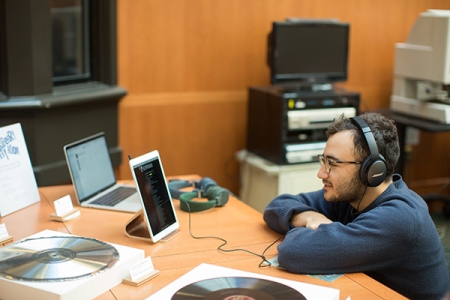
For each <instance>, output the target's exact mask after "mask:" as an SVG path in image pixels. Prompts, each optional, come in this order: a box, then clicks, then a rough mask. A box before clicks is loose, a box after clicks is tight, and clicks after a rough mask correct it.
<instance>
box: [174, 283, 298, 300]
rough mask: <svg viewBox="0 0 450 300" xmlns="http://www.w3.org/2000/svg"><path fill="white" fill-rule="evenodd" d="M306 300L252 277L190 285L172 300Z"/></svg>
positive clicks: (291, 291) (284, 288)
mask: <svg viewBox="0 0 450 300" xmlns="http://www.w3.org/2000/svg"><path fill="white" fill-rule="evenodd" d="M189 299H205V300H213V299H214V300H237V299H239V300H240V299H243V300H288V299H292V300H306V298H305V297H304V296H303V295H302V294H301V293H300V292H298V291H296V290H294V289H293V288H291V287H289V286H287V285H284V284H281V283H278V282H273V281H270V280H265V279H259V278H251V277H219V278H211V279H205V280H201V281H197V282H194V283H192V284H189V285H187V286H185V287H183V288H181V289H180V290H178V292H176V293H175V294H174V295H173V297H172V300H189Z"/></svg>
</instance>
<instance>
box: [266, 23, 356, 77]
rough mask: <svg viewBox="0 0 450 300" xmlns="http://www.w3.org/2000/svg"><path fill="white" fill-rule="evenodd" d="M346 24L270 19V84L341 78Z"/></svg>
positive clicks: (344, 71) (344, 72) (345, 55)
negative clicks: (276, 20)
mask: <svg viewBox="0 0 450 300" xmlns="http://www.w3.org/2000/svg"><path fill="white" fill-rule="evenodd" d="M349 27H350V26H349V24H347V23H340V22H335V21H286V22H274V23H273V28H272V32H271V33H270V34H269V39H268V64H269V67H270V71H271V83H273V84H277V83H297V84H314V83H317V84H328V83H333V82H337V81H345V80H346V79H347V61H348V43H349V29H350V28H349Z"/></svg>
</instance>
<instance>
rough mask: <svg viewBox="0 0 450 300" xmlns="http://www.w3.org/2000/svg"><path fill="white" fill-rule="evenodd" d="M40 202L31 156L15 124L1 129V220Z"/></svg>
mask: <svg viewBox="0 0 450 300" xmlns="http://www.w3.org/2000/svg"><path fill="white" fill-rule="evenodd" d="M38 201H40V197H39V191H38V187H37V183H36V178H35V177H34V173H33V167H32V166H31V161H30V156H29V154H28V150H27V145H26V143H25V138H24V136H23V132H22V126H21V125H20V124H19V123H17V124H13V125H9V126H5V127H0V217H4V216H6V215H7V214H10V213H12V212H15V211H17V210H19V209H22V208H24V207H27V206H29V205H31V204H34V203H36V202H38Z"/></svg>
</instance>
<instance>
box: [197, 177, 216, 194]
mask: <svg viewBox="0 0 450 300" xmlns="http://www.w3.org/2000/svg"><path fill="white" fill-rule="evenodd" d="M212 186H217V183H216V182H215V181H214V180H212V179H211V178H209V177H203V178H202V179H200V181H199V182H198V184H197V188H198V189H199V190H201V191H206V190H207V189H209V188H210V187H212Z"/></svg>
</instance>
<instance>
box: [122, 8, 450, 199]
mask: <svg viewBox="0 0 450 300" xmlns="http://www.w3.org/2000/svg"><path fill="white" fill-rule="evenodd" d="M430 8H434V9H450V1H448V0H428V1H426V0H395V1H392V0H378V1H368V0H340V1H330V0H245V1H243V0H133V1H128V0H118V59H119V61H118V66H119V85H121V86H123V87H125V88H126V89H127V90H128V95H127V96H126V97H125V98H124V99H123V100H122V102H121V104H120V108H119V143H120V145H121V146H122V147H123V150H124V156H125V157H124V163H123V165H122V166H121V167H120V169H119V176H120V178H121V179H126V178H131V173H130V171H129V168H128V164H127V163H126V161H127V159H126V155H131V156H138V155H141V154H143V153H146V152H148V151H150V150H153V149H158V150H159V151H160V152H161V156H162V160H163V164H164V167H165V172H166V175H168V176H173V175H178V174H199V175H202V176H209V177H212V178H213V179H215V180H216V181H217V183H218V184H219V185H220V186H223V187H226V188H229V189H231V190H232V191H233V192H235V193H237V192H238V187H239V164H238V162H237V161H236V160H235V158H234V154H235V152H236V151H238V150H241V149H244V148H245V139H246V121H247V120H246V115H247V111H246V110H247V88H248V86H251V85H267V84H269V68H268V66H267V65H266V50H267V47H266V43H267V34H268V33H269V31H270V30H271V24H272V22H273V21H280V20H284V19H285V18H286V17H302V18H338V19H339V20H341V21H343V22H348V23H350V25H351V29H350V56H349V78H348V81H347V82H345V83H344V86H345V87H347V88H348V89H351V90H355V91H358V92H360V93H361V98H362V103H361V109H362V110H369V109H376V108H382V107H387V106H389V97H390V94H391V88H392V72H393V59H394V44H395V43H396V42H404V41H405V39H406V37H407V35H408V33H409V30H410V28H411V27H412V25H413V23H414V22H415V20H416V19H417V17H418V15H419V13H421V12H423V11H425V10H427V9H430ZM421 137H422V136H421ZM448 137H449V135H447V134H445V133H444V134H439V135H431V136H426V137H425V141H422V143H421V145H419V146H417V147H414V149H415V150H414V151H413V154H415V151H416V148H417V153H419V154H420V155H423V154H424V153H425V154H431V152H430V151H431V150H430V149H431V148H430V147H429V146H430V143H431V144H433V143H434V144H435V145H438V146H437V147H439V148H440V149H441V150H440V153H439V155H441V156H443V157H442V160H441V161H440V162H438V163H437V165H434V166H433V165H427V172H429V173H428V174H424V172H422V171H423V170H424V169H421V167H420V166H421V165H422V164H423V163H424V160H423V157H420V158H416V156H415V155H413V159H412V160H411V163H410V170H411V172H410V175H408V176H409V177H410V178H411V179H414V178H416V177H417V176H419V177H417V178H419V179H420V176H428V175H430V174H433V173H434V172H435V171H433V168H434V169H436V168H439V170H440V173H439V176H450V163H449V157H448V153H449V149H450V144H449V142H448V140H449V138H448ZM268 142H270V141H268ZM423 143H426V144H425V147H422V144H423ZM420 147H421V148H420ZM441 152H442V153H441ZM428 156H429V155H428ZM443 166H445V167H444V168H443ZM428 169H431V170H428ZM415 172H419V173H420V175H414V173H415ZM414 176H416V177H414ZM431 176H432V175H431Z"/></svg>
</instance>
